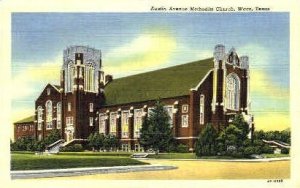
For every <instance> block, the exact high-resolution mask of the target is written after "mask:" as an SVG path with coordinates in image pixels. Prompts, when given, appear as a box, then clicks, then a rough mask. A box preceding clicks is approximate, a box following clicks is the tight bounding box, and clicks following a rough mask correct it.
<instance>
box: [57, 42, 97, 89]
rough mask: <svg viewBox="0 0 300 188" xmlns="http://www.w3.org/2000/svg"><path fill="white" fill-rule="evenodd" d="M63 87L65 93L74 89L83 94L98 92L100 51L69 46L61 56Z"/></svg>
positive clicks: (86, 47) (87, 47) (85, 47)
mask: <svg viewBox="0 0 300 188" xmlns="http://www.w3.org/2000/svg"><path fill="white" fill-rule="evenodd" d="M63 61H64V62H63V66H62V72H63V75H64V76H63V78H64V81H63V87H64V88H65V92H66V93H67V92H73V91H74V90H76V88H79V89H80V90H84V91H85V92H93V93H98V92H99V83H100V80H101V76H102V75H101V72H102V71H101V66H102V65H101V63H102V62H101V51H100V50H97V49H95V48H91V47H89V46H69V47H67V49H65V50H64V55H63Z"/></svg>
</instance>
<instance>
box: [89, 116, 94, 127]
mask: <svg viewBox="0 0 300 188" xmlns="http://www.w3.org/2000/svg"><path fill="white" fill-rule="evenodd" d="M90 126H94V118H93V117H90Z"/></svg>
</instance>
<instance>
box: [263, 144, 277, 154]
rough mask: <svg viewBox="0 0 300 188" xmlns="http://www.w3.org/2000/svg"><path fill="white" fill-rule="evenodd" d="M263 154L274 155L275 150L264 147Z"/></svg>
mask: <svg viewBox="0 0 300 188" xmlns="http://www.w3.org/2000/svg"><path fill="white" fill-rule="evenodd" d="M262 153H267V154H271V153H274V150H273V148H271V147H270V146H268V145H264V146H263V147H262Z"/></svg>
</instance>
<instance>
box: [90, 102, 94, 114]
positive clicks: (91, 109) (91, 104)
mask: <svg viewBox="0 0 300 188" xmlns="http://www.w3.org/2000/svg"><path fill="white" fill-rule="evenodd" d="M89 109H90V112H94V104H93V103H90V106H89Z"/></svg>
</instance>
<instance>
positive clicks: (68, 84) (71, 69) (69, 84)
mask: <svg viewBox="0 0 300 188" xmlns="http://www.w3.org/2000/svg"><path fill="white" fill-rule="evenodd" d="M65 74H66V79H65V81H66V83H65V86H66V92H72V87H73V82H74V81H73V76H74V74H75V68H74V63H73V62H72V61H70V62H69V63H68V67H67V71H66V72H65Z"/></svg>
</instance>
